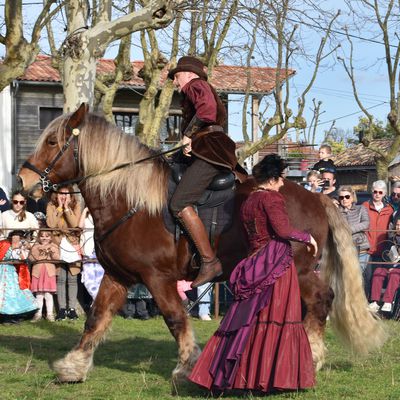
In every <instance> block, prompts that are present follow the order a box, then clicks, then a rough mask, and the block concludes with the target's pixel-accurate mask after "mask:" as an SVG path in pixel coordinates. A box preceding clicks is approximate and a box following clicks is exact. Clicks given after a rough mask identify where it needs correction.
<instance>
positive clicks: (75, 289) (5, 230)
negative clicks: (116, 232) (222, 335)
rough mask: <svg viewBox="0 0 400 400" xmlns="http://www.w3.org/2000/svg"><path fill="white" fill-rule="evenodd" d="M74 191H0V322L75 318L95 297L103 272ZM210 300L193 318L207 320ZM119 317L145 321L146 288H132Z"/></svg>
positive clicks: (148, 308) (153, 310) (149, 308)
mask: <svg viewBox="0 0 400 400" xmlns="http://www.w3.org/2000/svg"><path fill="white" fill-rule="evenodd" d="M76 193H77V192H76V191H75V190H74V187H72V186H65V187H60V188H59V189H58V191H57V192H56V193H52V194H51V196H49V197H48V198H47V197H46V196H43V192H42V190H41V187H40V186H39V187H37V188H36V189H35V190H33V191H32V193H31V194H30V195H29V196H28V195H27V194H26V193H25V192H23V191H21V190H15V191H13V192H12V194H11V196H10V197H8V196H7V191H6V190H3V189H2V188H0V323H18V322H20V321H23V320H30V321H32V322H37V321H40V320H42V319H46V320H47V321H50V322H53V321H56V320H57V321H62V320H66V319H70V320H74V319H77V318H78V317H79V314H80V313H82V312H84V311H87V309H88V308H90V305H91V304H92V302H93V300H94V299H95V298H96V295H97V292H98V290H99V287H100V283H101V280H102V278H103V274H104V270H103V268H102V267H101V265H100V264H99V263H98V261H97V258H96V252H95V243H94V224H93V219H92V216H91V215H90V212H89V210H88V208H87V207H82V208H81V201H80V198H79V197H78V196H77V195H76ZM202 290H204V288H199V292H200V294H201V293H202ZM191 292H193V291H191ZM190 295H191V296H193V293H190ZM195 299H196V294H194V300H195ZM210 301H211V299H210V291H209V292H208V293H207V294H206V296H204V299H203V301H202V303H201V306H200V308H201V311H202V314H200V315H199V314H198V313H197V315H196V316H199V318H201V319H203V320H210V319H211V318H210V316H209V314H210ZM120 315H122V316H123V317H125V318H127V319H131V318H138V319H143V320H146V319H149V318H151V317H153V316H155V315H158V309H157V306H156V304H155V302H154V300H153V298H152V295H151V294H150V292H149V291H148V290H147V288H146V287H145V286H144V285H142V284H136V285H133V286H132V287H131V288H129V290H128V295H127V301H126V304H125V306H124V307H123V308H122V310H121V311H120Z"/></svg>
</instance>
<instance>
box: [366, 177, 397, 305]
mask: <svg viewBox="0 0 400 400" xmlns="http://www.w3.org/2000/svg"><path fill="white" fill-rule="evenodd" d="M386 193H387V188H386V183H385V181H382V180H379V181H375V182H374V183H373V184H372V199H371V200H370V201H365V202H364V203H363V204H362V205H363V206H364V207H365V208H366V209H367V211H368V215H369V221H370V225H369V231H368V232H367V237H368V241H369V244H370V248H369V251H368V253H369V254H370V256H371V259H370V261H372V262H380V261H382V252H383V251H384V250H385V246H386V245H387V240H388V232H387V230H388V229H389V223H390V221H391V218H392V214H393V211H394V209H393V207H392V206H391V205H390V204H389V203H388V202H387V200H386ZM377 266H379V264H368V265H367V268H366V269H365V271H364V279H365V282H364V284H365V288H366V293H367V295H368V296H369V294H370V290H371V279H372V275H373V271H374V269H375V268H376V267H377ZM372 304H373V303H372ZM375 311H377V310H375Z"/></svg>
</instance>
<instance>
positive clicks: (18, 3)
mask: <svg viewBox="0 0 400 400" xmlns="http://www.w3.org/2000/svg"><path fill="white" fill-rule="evenodd" d="M56 3H58V2H57V1H56V0H45V1H44V2H43V9H42V11H41V12H40V13H39V15H38V16H37V18H36V21H34V24H33V28H32V31H31V33H30V39H27V38H26V33H24V18H23V13H22V11H23V3H22V0H6V1H5V3H4V26H5V29H6V32H5V34H4V35H0V44H1V45H3V46H5V57H4V60H3V61H2V63H0V91H2V90H3V89H4V88H5V87H6V86H8V85H9V84H10V83H11V82H12V81H13V80H14V79H16V78H18V77H19V76H21V75H23V73H24V72H25V70H26V68H27V67H28V66H29V65H30V64H32V63H33V62H34V61H35V58H36V56H37V55H38V53H39V50H40V48H39V40H40V36H41V33H42V30H43V28H44V27H45V26H46V24H47V23H48V22H49V21H50V20H51V18H52V17H53V16H54V15H56V14H57V13H58V12H59V10H60V8H61V7H62V4H63V2H61V3H60V4H59V5H58V6H57V7H54V9H52V6H53V5H54V4H56Z"/></svg>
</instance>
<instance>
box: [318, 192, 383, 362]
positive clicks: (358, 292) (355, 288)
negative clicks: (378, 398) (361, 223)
mask: <svg viewBox="0 0 400 400" xmlns="http://www.w3.org/2000/svg"><path fill="white" fill-rule="evenodd" d="M321 202H322V204H323V205H324V207H325V210H326V214H327V216H328V224H329V233H328V239H327V244H326V246H325V248H324V249H323V254H322V260H321V276H322V279H324V280H325V281H326V282H327V283H328V284H329V286H330V287H331V288H332V289H333V291H334V293H335V298H334V300H333V304H332V311H331V313H330V321H331V323H332V326H333V329H334V330H335V331H336V333H337V334H338V335H339V337H340V338H341V339H342V340H343V342H344V343H345V344H346V345H348V346H349V347H350V349H352V350H353V351H354V352H356V353H358V354H367V353H369V352H371V351H373V350H376V349H378V348H380V347H381V346H382V345H383V343H384V342H385V340H386V337H387V334H386V332H385V330H384V327H383V323H382V321H381V320H380V319H379V318H378V317H377V316H376V314H374V313H373V312H372V311H370V310H369V309H368V302H367V299H366V297H365V292H364V288H363V280H362V274H361V269H360V263H359V260H358V255H357V251H356V249H355V246H351V245H350V244H351V243H352V237H351V231H350V229H349V227H348V225H347V224H346V222H345V221H344V219H343V217H342V215H341V214H340V212H339V210H338V209H337V207H336V206H335V205H334V204H333V202H332V200H331V199H329V198H328V197H325V196H321Z"/></svg>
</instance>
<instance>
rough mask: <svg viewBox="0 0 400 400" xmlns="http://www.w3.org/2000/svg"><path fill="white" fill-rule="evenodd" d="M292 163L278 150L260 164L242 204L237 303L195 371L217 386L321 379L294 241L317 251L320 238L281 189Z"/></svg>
mask: <svg viewBox="0 0 400 400" xmlns="http://www.w3.org/2000/svg"><path fill="white" fill-rule="evenodd" d="M285 168H286V164H285V162H284V161H283V160H282V159H281V158H280V157H279V156H278V155H276V154H270V155H268V156H266V157H265V158H264V159H263V160H262V161H261V162H260V163H258V164H257V165H256V166H255V167H254V169H253V176H254V178H255V180H256V183H257V187H256V189H255V191H254V192H253V193H252V194H250V196H249V197H248V199H247V200H246V201H245V203H244V204H243V206H242V209H241V218H242V221H243V224H244V227H245V229H246V232H247V236H248V240H249V244H250V252H249V257H248V258H246V259H244V260H242V261H241V262H240V263H239V264H238V265H237V266H236V268H235V270H234V271H233V273H232V275H231V278H230V283H231V287H232V289H233V294H234V302H233V303H232V305H231V306H230V308H229V310H228V312H227V314H226V315H225V317H224V319H223V320H222V322H221V325H220V327H219V329H218V330H217V331H216V332H215V333H214V335H213V336H212V338H211V339H210V340H209V341H208V343H207V345H206V347H205V349H204V351H203V353H202V354H201V356H200V358H199V360H198V361H197V363H196V365H195V367H194V369H193V371H192V373H191V375H190V377H189V379H190V380H191V381H193V382H195V383H197V384H199V385H201V386H204V387H206V388H208V389H210V390H218V391H220V390H225V389H247V390H250V389H251V390H257V391H262V392H269V391H274V390H297V389H304V388H308V387H312V386H313V385H314V383H315V377H314V367H313V361H312V355H311V348H310V344H309V341H308V338H307V334H306V332H305V330H304V327H303V324H302V320H301V301H300V290H299V285H298V280H297V272H296V268H295V266H294V263H293V253H292V248H291V245H290V242H289V241H297V242H303V243H305V244H306V245H307V247H308V250H309V251H313V253H314V256H315V255H316V254H317V243H316V242H315V239H314V238H313V237H312V236H311V235H310V234H309V233H307V232H301V231H297V230H295V229H293V228H292V227H291V226H290V223H289V219H288V215H287V212H286V208H285V203H284V198H283V196H282V195H281V194H280V193H279V188H280V187H281V186H282V185H283V184H284V181H283V178H282V173H283V171H284V169H285Z"/></svg>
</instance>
